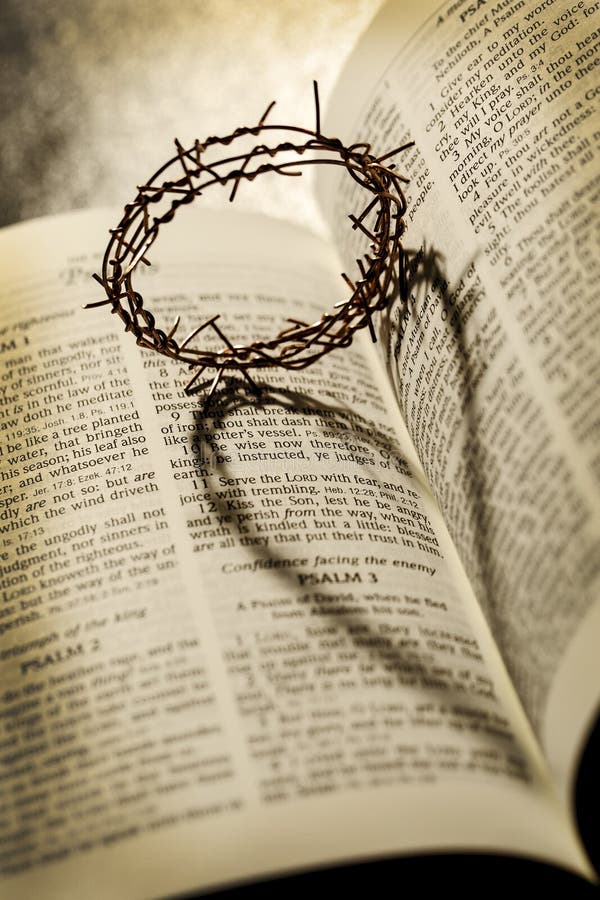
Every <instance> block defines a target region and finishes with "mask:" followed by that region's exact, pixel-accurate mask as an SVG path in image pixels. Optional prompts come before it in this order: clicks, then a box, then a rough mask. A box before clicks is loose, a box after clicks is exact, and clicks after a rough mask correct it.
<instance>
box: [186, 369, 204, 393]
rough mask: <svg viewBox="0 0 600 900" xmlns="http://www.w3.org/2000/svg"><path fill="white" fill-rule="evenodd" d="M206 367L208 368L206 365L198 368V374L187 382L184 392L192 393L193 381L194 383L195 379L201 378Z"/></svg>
mask: <svg viewBox="0 0 600 900" xmlns="http://www.w3.org/2000/svg"><path fill="white" fill-rule="evenodd" d="M205 368H206V366H200V367H199V369H198V371H197V372H196V374H195V375H193V376H192V378H191V379H190V380H189V381H188V383H187V384H186V386H185V388H184V392H185V393H186V394H191V393H192V391H191V387H192V385H193V383H194V382H195V381H197V380H198V378H200V376H201V375H202V373H203V372H204V370H205Z"/></svg>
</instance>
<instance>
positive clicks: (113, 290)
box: [87, 82, 413, 402]
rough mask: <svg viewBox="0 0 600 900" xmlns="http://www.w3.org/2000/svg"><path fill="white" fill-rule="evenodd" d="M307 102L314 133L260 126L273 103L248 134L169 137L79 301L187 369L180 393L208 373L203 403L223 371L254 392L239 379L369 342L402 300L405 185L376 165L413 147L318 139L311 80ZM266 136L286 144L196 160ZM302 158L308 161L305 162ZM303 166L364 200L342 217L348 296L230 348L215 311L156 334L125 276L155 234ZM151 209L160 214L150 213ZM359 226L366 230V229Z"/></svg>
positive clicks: (389, 167) (153, 322) (299, 366)
mask: <svg viewBox="0 0 600 900" xmlns="http://www.w3.org/2000/svg"><path fill="white" fill-rule="evenodd" d="M314 99H315V114H316V126H315V129H314V131H311V130H310V129H307V128H301V127H298V126H292V125H268V124H266V119H267V116H268V115H269V113H270V112H271V110H272V108H273V106H274V105H275V103H274V102H273V103H271V104H270V106H269V107H268V108H267V110H266V111H265V113H264V115H263V116H262V117H261V118H260V120H259V122H258V124H257V125H254V126H252V127H241V128H237V129H236V130H235V131H234V132H233V133H232V134H229V135H227V136H225V137H208V138H207V139H206V140H204V141H202V142H200V141H198V140H196V141H195V143H194V145H193V146H192V147H190V148H189V149H187V150H186V149H184V148H183V146H182V145H181V144H180V142H179V141H178V140H177V139H176V140H175V146H176V148H177V153H176V155H175V156H173V157H172V158H171V159H169V160H168V161H167V162H166V163H165V164H164V165H162V166H161V167H160V168H159V169H158V171H157V172H155V174H154V175H153V176H152V177H151V178H150V180H149V181H148V182H147V183H146V184H145V185H143V186H141V187H138V193H137V196H136V197H135V200H134V201H133V202H132V203H128V204H127V205H126V206H125V211H124V215H123V217H122V219H121V221H120V222H119V224H118V225H117V227H116V228H114V229H111V231H110V234H111V238H110V241H109V243H108V246H107V248H106V252H105V254H104V259H103V263H102V272H101V274H100V275H98V274H96V275H94V278H95V279H96V280H97V281H98V282H99V283H100V284H101V285H102V287H103V288H104V290H105V292H106V298H105V299H103V300H100V301H98V302H95V303H89V304H87V308H91V307H97V306H103V305H109V306H110V311H111V313H115V314H116V315H118V316H119V318H120V319H121V320H122V322H123V323H124V325H125V330H126V331H131V332H132V333H133V334H134V335H135V338H136V341H137V343H138V344H139V345H140V346H141V347H145V348H147V349H150V350H155V351H156V352H158V353H161V354H163V355H164V356H168V357H170V358H172V359H175V360H179V361H180V362H182V363H185V364H187V365H188V366H189V368H190V369H191V370H194V374H193V376H192V378H191V380H190V381H189V383H188V384H187V386H186V388H185V391H186V393H188V394H191V393H193V392H194V391H196V390H198V389H199V388H201V387H203V386H205V385H206V384H208V381H205V382H199V379H200V377H201V376H202V374H203V373H204V372H205V370H206V369H213V370H216V373H215V374H214V375H213V378H212V384H211V385H210V390H209V393H208V396H207V400H206V402H208V401H209V400H210V398H211V397H212V395H213V393H214V391H215V390H216V388H217V386H218V384H219V381H220V380H221V378H222V376H223V374H224V373H225V372H231V371H233V372H237V373H239V374H241V375H242V376H243V377H244V378H245V379H246V381H247V382H249V384H250V385H251V386H252V387H253V388H254V389H256V390H258V387H257V385H256V384H255V382H254V380H253V379H252V378H251V376H250V374H249V370H250V369H262V368H267V367H272V366H276V367H280V368H282V369H303V368H305V367H306V366H309V365H311V363H313V362H315V361H316V360H318V359H320V358H321V357H322V356H324V355H325V354H326V353H329V352H331V351H332V350H335V349H336V348H338V347H347V346H349V345H350V344H351V343H352V339H353V337H354V334H355V332H356V331H358V330H359V329H361V328H365V327H367V328H368V329H369V331H370V334H371V337H372V340H373V341H375V340H376V335H375V329H374V327H373V322H372V315H373V313H375V312H379V311H381V310H383V309H385V308H386V306H388V305H389V304H390V302H391V300H392V298H393V297H394V296H395V295H396V293H397V291H399V294H400V297H401V298H402V299H404V300H405V299H406V260H405V254H404V250H403V248H402V244H401V236H402V233H403V231H404V222H403V216H404V213H405V212H406V200H405V197H404V193H403V191H402V184H403V183H406V182H407V181H408V179H407V178H404V177H403V176H402V175H399V174H398V173H397V172H396V171H395V169H394V164H393V163H392V164H387V165H386V164H384V163H385V161H386V160H388V159H390V158H391V157H392V156H394V155H395V154H397V153H400V152H401V151H403V150H407V149H408V148H409V147H411V146H412V145H413V144H412V142H411V143H407V144H404V145H403V146H401V147H397V148H396V149H395V150H392V151H389V152H386V153H385V154H383V155H382V156H375V155H374V154H373V153H372V152H371V146H370V144H368V143H357V144H351V145H350V146H348V147H346V146H344V144H343V143H342V142H341V141H340V140H338V139H337V138H328V137H325V135H323V134H322V133H321V124H320V112H319V94H318V88H317V84H316V82H315V83H314ZM271 132H273V133H277V132H287V133H288V135H290V136H291V139H289V140H284V141H279V142H278V143H275V144H273V145H272V146H268V145H267V144H265V143H259V144H256V145H255V146H254V147H252V149H250V150H249V151H247V152H246V153H243V154H238V155H233V156H228V157H226V158H222V159H216V160H214V159H211V160H210V161H207V159H206V154H207V150H208V149H209V148H211V147H215V146H223V147H225V146H228V145H229V144H232V143H233V142H234V141H236V139H239V138H242V137H245V136H248V135H251V136H254V137H258V136H261V137H262V136H263V135H265V134H266V133H271ZM306 154H311V155H310V156H308V158H307V157H306ZM312 154H315V155H312ZM290 155H292V158H291V159H290V158H289V157H290ZM282 156H284V158H283V159H282V158H281V157H282ZM278 158H279V159H278ZM310 165H334V166H342V167H344V168H345V169H346V170H347V172H348V174H349V175H350V176H351V177H352V178H353V179H354V180H355V181H356V182H357V184H358V185H360V187H361V188H363V189H364V190H365V191H366V192H367V195H368V197H367V203H366V205H365V206H364V208H363V209H362V211H361V212H360V213H359V214H358V215H354V214H352V213H351V214H350V215H349V218H350V220H351V222H352V228H354V229H360V231H361V232H363V233H364V234H365V235H366V237H367V238H368V239H369V242H370V243H369V249H368V251H367V252H366V253H365V254H364V256H363V257H362V259H357V260H356V264H357V273H356V275H355V277H354V279H351V278H350V277H349V276H348V275H346V274H345V273H342V278H343V279H344V281H345V283H346V285H347V287H348V288H349V290H350V291H351V293H350V296H349V298H348V299H346V300H342V301H340V302H339V303H336V304H335V306H334V307H333V311H332V312H326V313H324V314H323V315H322V316H321V318H320V319H319V320H318V321H316V322H313V323H309V322H303V321H301V320H299V319H292V318H290V319H287V320H286V323H285V324H286V327H284V328H283V330H281V331H280V332H279V333H278V334H277V335H276V336H275V337H274V338H272V339H271V340H267V341H263V340H255V341H252V342H251V343H247V344H232V343H231V341H230V340H229V339H228V338H227V337H226V335H225V334H224V332H223V330H222V329H221V328H220V327H219V325H218V324H217V320H218V319H219V315H218V314H216V315H214V316H212V317H211V318H209V319H207V320H206V321H203V322H201V323H200V324H199V325H198V326H197V327H195V328H194V329H193V330H192V331H191V332H190V333H189V334H188V335H187V336H186V337H184V338H183V339H181V340H178V339H177V337H176V334H177V330H178V327H179V323H180V317H179V316H178V317H177V318H176V319H175V321H174V323H173V325H172V326H171V327H170V328H168V330H167V329H163V328H159V327H158V326H157V324H156V319H155V316H154V314H153V313H152V312H150V310H149V309H147V308H145V306H144V301H143V297H142V295H141V293H140V292H139V291H137V290H135V289H134V287H133V283H132V277H133V273H134V272H135V270H136V269H137V267H138V266H139V265H140V264H143V265H146V266H149V265H150V260H149V259H148V257H147V254H148V251H149V250H150V248H151V247H152V245H153V244H154V242H155V241H156V239H157V237H158V233H159V230H160V227H161V226H162V225H166V223H167V222H170V221H171V220H172V219H173V218H174V216H175V213H176V212H177V210H178V209H179V207H180V206H184V205H186V204H189V203H192V202H193V201H194V200H195V199H196V197H199V196H201V194H202V193H203V191H204V190H205V189H206V188H208V187H211V186H212V185H215V184H220V185H231V192H230V195H229V199H230V201H233V200H234V198H235V195H236V193H237V190H238V188H239V185H240V182H241V181H253V180H254V179H255V178H256V177H257V176H259V175H262V174H264V173H266V172H276V173H278V174H279V175H301V174H302V172H301V171H299V169H300V168H301V167H302V166H310ZM163 200H164V201H165V203H166V210H164V211H162V210H159V209H158V206H159V204H160V202H161V201H163ZM163 205H164V204H163ZM155 211H156V212H159V213H160V214H158V215H153V212H155ZM367 222H370V223H372V224H370V225H367ZM206 329H211V330H212V332H213V333H215V334H216V335H217V336H218V338H219V339H220V340H221V341H222V342H223V346H222V348H221V349H219V350H210V349H205V348H202V347H200V346H198V341H197V339H198V337H199V336H200V335H201V334H202V332H206Z"/></svg>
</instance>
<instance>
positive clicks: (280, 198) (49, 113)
mask: <svg viewBox="0 0 600 900" xmlns="http://www.w3.org/2000/svg"><path fill="white" fill-rule="evenodd" d="M380 5H381V0H323V2H314V0H313V2H302V0H264V2H259V0H249V2H244V0H177V2H174V0H26V2H23V0H1V2H0V110H1V127H0V225H6V224H9V223H11V222H17V221H20V220H22V219H28V218H31V217H33V216H40V215H44V214H46V213H53V212H62V211H65V210H69V209H77V208H81V207H88V206H99V205H102V206H106V205H110V206H113V205H114V206H115V208H119V209H120V208H122V206H123V204H124V203H125V202H126V201H128V200H129V199H131V198H132V197H133V195H134V192H135V185H136V184H138V183H140V182H142V181H145V180H146V179H147V178H148V177H149V176H150V174H151V173H152V172H154V170H155V169H157V168H158V166H159V165H160V164H161V163H162V162H164V161H165V160H166V159H167V158H168V157H169V156H171V155H172V153H173V138H174V137H178V138H179V139H180V140H181V141H182V143H183V144H184V146H186V145H187V144H188V143H192V142H193V140H194V138H196V137H198V138H200V139H202V138H204V137H207V136H208V135H209V134H219V133H223V134H224V133H227V132H228V131H231V130H233V129H234V128H235V127H237V126H238V125H242V124H244V125H246V124H248V125H249V124H253V123H254V122H255V121H256V120H257V119H258V117H260V115H261V113H262V112H263V111H264V109H265V108H266V106H267V105H268V103H269V102H270V101H271V100H273V99H276V100H277V101H278V106H277V113H278V114H277V115H273V118H272V121H273V122H277V121H280V122H285V123H286V124H291V123H294V124H302V125H305V124H308V125H309V127H313V123H314V112H313V98H312V80H313V79H314V78H316V79H317V80H318V82H319V86H320V94H321V101H322V106H324V107H326V105H327V100H328V97H329V95H330V93H331V89H332V87H333V84H334V82H335V79H336V75H337V73H338V72H339V70H340V68H341V66H342V65H343V62H344V60H345V59H346V57H347V56H348V54H349V52H350V50H351V49H352V47H353V45H354V43H355V41H356V39H357V38H358V36H359V35H360V33H361V32H362V31H363V30H364V29H365V28H366V26H367V25H368V23H369V22H370V20H371V19H372V17H373V16H374V14H375V12H376V11H377V9H378V8H379V6H380ZM270 181H271V183H270V184H268V185H266V187H265V190H264V191H262V190H261V202H262V203H263V205H264V208H267V210H268V211H271V212H276V213H279V214H280V215H281V214H285V213H286V210H284V209H283V206H282V204H283V203H285V200H286V193H285V192H286V190H288V195H287V196H288V197H289V185H288V186H286V185H285V184H282V183H281V181H280V180H278V179H270ZM303 188H304V190H303V191H300V192H298V191H297V190H295V191H294V200H293V203H294V207H295V208H294V209H288V210H287V212H288V214H289V215H290V217H292V218H295V219H299V220H302V221H305V222H307V221H312V220H313V219H314V215H315V214H314V206H313V201H312V198H311V196H310V193H309V191H308V189H307V188H308V185H303ZM240 193H241V192H240ZM240 200H241V205H243V198H240ZM236 202H237V201H236Z"/></svg>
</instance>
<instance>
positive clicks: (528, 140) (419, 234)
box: [319, 0, 600, 793]
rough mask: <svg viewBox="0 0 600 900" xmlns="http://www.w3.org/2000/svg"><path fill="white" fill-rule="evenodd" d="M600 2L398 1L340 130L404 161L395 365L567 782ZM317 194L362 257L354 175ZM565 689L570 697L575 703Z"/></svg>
mask: <svg viewBox="0 0 600 900" xmlns="http://www.w3.org/2000/svg"><path fill="white" fill-rule="evenodd" d="M599 17H600V13H599V9H598V4H597V3H595V2H593V0H579V2H570V3H569V2H564V0H543V2H540V3H539V4H536V3H526V2H523V0H516V2H511V0H505V2H498V3H493V2H486V0H480V2H477V3H467V2H461V0H459V2H450V3H445V4H438V3H431V2H429V3H418V4H417V3H404V2H403V3H400V2H397V3H388V4H386V6H385V7H384V8H383V10H382V12H381V13H380V15H379V17H378V18H377V19H376V20H375V22H374V23H373V25H372V27H371V30H370V31H369V32H368V33H367V35H366V36H365V37H364V38H363V40H362V42H361V43H360V44H359V46H358V48H357V50H356V51H355V54H354V56H353V57H351V59H350V61H349V63H348V65H347V68H346V70H345V72H344V73H343V76H342V78H341V80H340V82H339V84H338V87H337V89H336V92H335V93H334V95H333V98H332V101H331V103H330V110H329V115H328V120H327V123H326V128H325V133H327V134H331V135H335V136H339V137H341V138H342V139H344V140H345V141H347V142H350V141H367V142H370V143H371V144H372V145H373V148H374V150H373V152H374V153H375V155H378V154H383V153H387V152H389V151H390V150H392V149H393V148H394V147H397V146H400V145H402V144H404V143H405V142H406V141H407V140H409V139H413V140H415V142H416V145H415V147H414V148H412V149H411V150H409V151H407V152H405V153H404V154H403V155H399V156H398V158H397V160H396V163H397V168H398V171H400V172H403V173H404V174H405V175H407V176H408V177H409V178H410V183H409V184H408V185H407V188H406V192H407V200H408V212H407V216H406V219H407V231H406V235H405V246H406V247H407V248H408V249H409V251H410V255H411V264H410V271H411V275H410V284H411V301H410V303H409V307H408V308H407V309H402V308H400V307H399V306H398V305H396V306H395V307H394V308H393V309H392V311H391V313H390V316H389V321H388V322H387V326H386V330H385V334H386V335H387V338H385V337H384V340H386V341H387V346H386V353H385V360H384V362H385V366H386V368H387V371H388V375H389V378H390V380H391V382H392V383H393V384H394V389H395V393H396V396H397V399H398V404H399V406H400V409H401V412H402V415H403V418H404V420H405V422H406V424H407V427H408V430H409V433H410V435H411V438H412V440H413V441H414V444H415V446H416V448H417V450H418V453H419V458H420V460H421V462H422V463H423V466H424V469H425V472H426V474H427V479H428V481H429V482H430V484H431V485H432V487H433V491H434V494H435V496H436V498H437V501H438V503H439V506H440V509H441V511H442V514H443V516H444V519H445V521H446V523H447V525H448V528H449V531H450V534H451V535H452V537H453V540H454V542H455V545H456V547H457V548H458V551H459V555H460V557H461V560H462V561H463V563H464V566H465V570H466V572H467V574H468V577H469V579H470V582H471V584H472V585H473V588H474V591H475V594H476V596H477V599H478V601H479V602H480V604H481V606H482V608H483V610H484V612H485V615H486V617H487V620H488V622H489V624H490V627H491V630H492V633H493V634H494V637H495V639H496V641H497V643H498V645H499V647H500V651H501V653H502V656H503V658H504V660H505V662H506V665H507V667H508V670H509V672H510V675H511V677H512V679H513V681H514V684H515V686H516V688H517V691H518V693H519V696H520V697H521V699H522V701H523V704H524V706H525V709H526V711H527V714H528V716H529V718H530V720H531V722H532V723H533V726H534V728H535V730H536V732H537V734H538V735H539V736H540V739H541V740H542V742H543V746H544V750H545V752H546V754H547V755H548V757H549V759H550V760H551V763H552V767H553V770H554V771H555V773H556V774H557V775H558V776H559V778H560V780H561V783H562V784H563V786H564V788H565V791H566V792H567V793H568V791H569V790H570V781H571V779H572V777H573V774H574V771H575V766H576V763H577V757H578V753H579V750H580V747H581V743H582V741H583V740H584V738H585V735H586V732H587V729H588V727H589V725H590V722H591V721H593V719H594V716H595V714H596V712H597V709H598V684H599V683H600V669H599V665H600V660H599V657H598V654H597V651H596V645H597V640H598V617H599V616H600V609H599V607H598V600H599V584H600V581H599V579H600V567H599V561H600V454H599V450H598V446H599V445H598V434H599V428H600V417H599V416H600V413H599V411H600V379H599V378H598V372H599V371H600V356H599V352H600V341H599V340H598V337H599V333H600V332H599V329H600V304H598V298H597V285H598V253H597V250H598V208H599V206H598V189H599V188H598V185H599V177H600V172H599V166H598V135H599V132H598V130H597V124H598V116H597V96H598V88H597V85H596V82H595V81H594V71H597V70H595V69H594V62H597V46H598V44H597V42H598V25H599ZM319 195H320V197H321V198H322V200H323V205H324V208H325V211H326V213H327V216H328V218H329V219H330V220H331V222H332V225H333V228H334V231H335V234H336V240H337V243H338V246H339V248H340V251H341V253H342V256H343V258H344V262H345V264H346V265H348V266H350V265H351V263H352V260H353V259H354V257H355V255H356V245H355V237H354V235H355V233H352V232H351V231H349V230H348V228H347V224H346V223H347V219H346V218H345V217H346V216H347V214H348V212H349V211H351V210H352V211H353V212H354V213H355V214H358V213H359V212H360V211H361V208H362V207H361V201H360V196H359V195H358V192H357V190H356V189H355V186H354V185H353V184H352V182H351V180H350V179H348V181H347V182H346V181H343V179H331V180H329V179H326V178H325V177H324V178H323V179H322V180H321V182H320V183H319ZM567 698H568V699H567Z"/></svg>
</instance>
